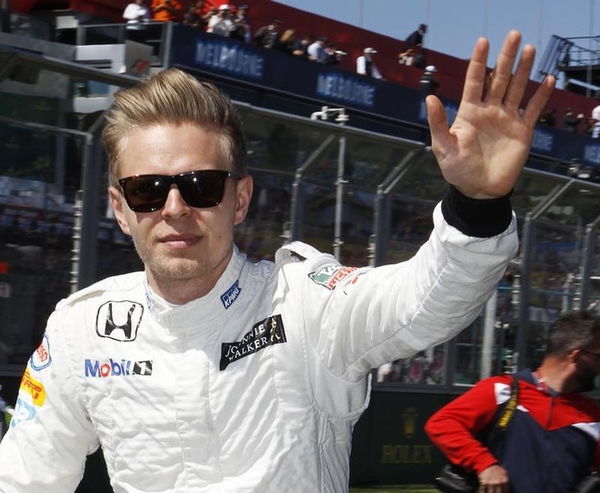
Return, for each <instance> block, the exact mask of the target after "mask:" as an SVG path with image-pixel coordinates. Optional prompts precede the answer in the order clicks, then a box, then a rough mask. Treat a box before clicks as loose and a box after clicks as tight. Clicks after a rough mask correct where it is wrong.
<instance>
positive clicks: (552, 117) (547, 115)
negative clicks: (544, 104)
mask: <svg viewBox="0 0 600 493" xmlns="http://www.w3.org/2000/svg"><path fill="white" fill-rule="evenodd" d="M538 123H539V124H540V125H545V126H546V127H554V126H555V125H556V110H555V109H554V108H546V109H545V110H544V111H543V112H542V114H541V115H540V117H539V118H538Z"/></svg>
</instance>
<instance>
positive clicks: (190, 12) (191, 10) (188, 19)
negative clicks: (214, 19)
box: [181, 0, 202, 28]
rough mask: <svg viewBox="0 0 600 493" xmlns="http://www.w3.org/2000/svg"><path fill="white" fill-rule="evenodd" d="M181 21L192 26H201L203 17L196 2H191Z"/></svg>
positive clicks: (200, 0)
mask: <svg viewBox="0 0 600 493" xmlns="http://www.w3.org/2000/svg"><path fill="white" fill-rule="evenodd" d="M199 2H200V3H202V0H199ZM181 23H182V24H184V25H186V26H190V27H195V28H199V27H201V25H202V17H200V14H199V11H198V9H197V8H196V4H194V3H190V6H189V7H188V9H187V11H186V12H185V14H183V19H182V20H181Z"/></svg>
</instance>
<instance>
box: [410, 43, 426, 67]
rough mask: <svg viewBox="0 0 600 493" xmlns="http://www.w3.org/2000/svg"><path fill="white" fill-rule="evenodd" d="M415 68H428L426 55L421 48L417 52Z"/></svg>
mask: <svg viewBox="0 0 600 493" xmlns="http://www.w3.org/2000/svg"><path fill="white" fill-rule="evenodd" d="M413 67H417V68H422V69H425V67H427V59H426V58H425V54H424V53H423V51H422V50H421V49H420V48H417V49H416V50H415V60H414V62H413Z"/></svg>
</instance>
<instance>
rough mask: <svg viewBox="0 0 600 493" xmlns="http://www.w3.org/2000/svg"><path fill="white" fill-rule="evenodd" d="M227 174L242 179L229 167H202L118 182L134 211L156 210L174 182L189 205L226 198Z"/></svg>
mask: <svg viewBox="0 0 600 493" xmlns="http://www.w3.org/2000/svg"><path fill="white" fill-rule="evenodd" d="M228 177H231V178H232V179H234V180H238V179H239V177H238V176H237V175H236V174H235V173H231V172H229V171H224V170H220V169H202V170H198V171H188V172H187V173H181V174H180V175H171V176H169V175H136V176H129V177H127V178H121V179H120V180H119V185H121V189H122V190H123V195H124V197H125V201H126V202H127V205H128V206H129V208H130V209H131V210H132V211H134V212H154V211H157V210H159V209H162V208H163V207H164V205H165V202H166V201H167V196H168V195H169V191H170V190H171V185H173V184H175V185H176V186H177V189H178V190H179V193H180V194H181V197H182V198H183V200H185V202H186V203H187V205H189V206H190V207H199V208H207V207H215V206H217V205H219V204H220V203H221V201H222V200H223V195H224V193H225V180H226V179H227V178H228Z"/></svg>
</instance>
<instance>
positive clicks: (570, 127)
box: [563, 108, 583, 133]
mask: <svg viewBox="0 0 600 493" xmlns="http://www.w3.org/2000/svg"><path fill="white" fill-rule="evenodd" d="M582 120H583V113H579V114H578V115H575V113H574V112H573V108H567V110H566V111H565V116H564V117H563V126H564V129H565V130H566V131H567V132H573V133H577V131H578V128H579V124H580V123H581V121H582Z"/></svg>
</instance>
